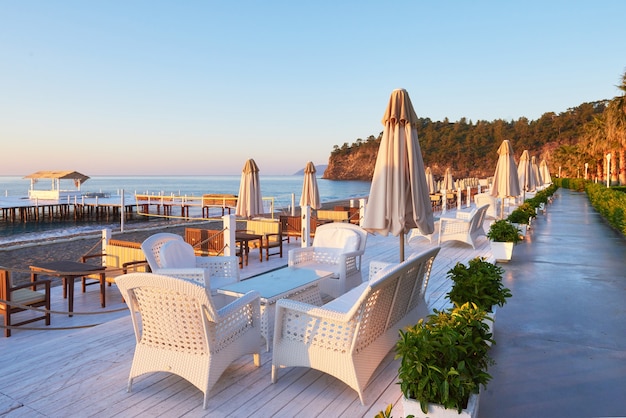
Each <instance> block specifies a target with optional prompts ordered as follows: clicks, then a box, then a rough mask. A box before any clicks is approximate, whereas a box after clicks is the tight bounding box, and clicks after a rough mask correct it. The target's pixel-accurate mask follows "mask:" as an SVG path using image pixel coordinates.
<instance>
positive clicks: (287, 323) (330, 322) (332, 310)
mask: <svg viewBox="0 0 626 418" xmlns="http://www.w3.org/2000/svg"><path fill="white" fill-rule="evenodd" d="M438 253H439V247H435V248H432V249H429V250H427V251H424V252H422V253H419V254H418V253H416V254H413V255H412V256H411V257H409V258H408V259H407V260H406V261H404V262H402V263H399V264H389V263H384V264H380V263H377V262H372V263H371V264H370V278H369V280H368V281H367V282H365V283H362V284H361V285H359V286H358V287H356V288H354V289H352V290H350V291H349V292H347V293H345V294H344V295H342V296H340V297H338V298H337V299H335V300H333V301H331V302H328V303H327V304H325V305H323V306H321V307H318V306H315V305H310V304H307V303H304V302H299V301H295V300H290V299H281V300H279V301H278V302H277V303H276V320H275V324H274V346H273V358H272V382H276V381H277V378H278V368H280V367H310V368H313V369H316V370H320V371H322V372H324V373H328V374H330V375H332V376H334V377H336V378H338V379H340V380H341V381H343V382H345V383H346V384H347V385H348V386H350V387H351V388H352V389H354V390H355V391H357V393H358V394H359V399H360V400H361V403H362V404H363V405H365V399H364V396H363V391H364V389H365V388H366V386H367V384H368V382H369V380H370V378H371V377H372V375H373V374H374V372H375V371H376V368H377V367H378V365H379V364H380V362H381V361H382V360H383V359H384V358H385V356H386V355H387V353H388V352H389V350H391V349H392V348H393V347H394V345H395V343H396V341H397V340H398V330H399V329H401V328H403V327H405V326H407V325H412V324H415V323H417V321H418V320H419V319H420V318H423V317H425V316H426V315H427V314H428V306H427V305H426V302H425V300H424V295H425V292H426V288H427V285H428V279H429V277H430V271H431V267H432V263H433V261H434V259H435V257H436V256H437V254H438Z"/></svg>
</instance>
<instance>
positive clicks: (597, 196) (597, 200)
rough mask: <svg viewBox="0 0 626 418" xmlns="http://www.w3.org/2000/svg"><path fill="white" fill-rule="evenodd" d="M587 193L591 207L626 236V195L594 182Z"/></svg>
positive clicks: (588, 186) (589, 184) (589, 185)
mask: <svg viewBox="0 0 626 418" xmlns="http://www.w3.org/2000/svg"><path fill="white" fill-rule="evenodd" d="M586 192H587V197H588V198H589V202H590V203H591V206H593V208H594V209H595V210H596V211H598V213H599V214H600V215H602V217H603V218H604V219H606V221H607V222H608V223H609V225H611V226H612V227H613V228H615V229H617V230H618V231H620V232H621V233H622V234H624V235H626V194H625V193H622V192H620V191H615V190H613V188H609V187H606V186H604V185H602V184H599V183H592V182H588V183H587V187H586Z"/></svg>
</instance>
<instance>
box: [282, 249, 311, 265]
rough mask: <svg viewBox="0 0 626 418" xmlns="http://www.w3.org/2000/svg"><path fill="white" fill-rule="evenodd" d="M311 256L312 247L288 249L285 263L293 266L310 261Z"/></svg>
mask: <svg viewBox="0 0 626 418" xmlns="http://www.w3.org/2000/svg"><path fill="white" fill-rule="evenodd" d="M313 256H314V249H313V247H304V248H294V249H292V250H289V254H288V255H287V260H288V261H287V264H288V265H289V266H295V265H297V264H300V263H304V262H306V261H311V260H312V259H313Z"/></svg>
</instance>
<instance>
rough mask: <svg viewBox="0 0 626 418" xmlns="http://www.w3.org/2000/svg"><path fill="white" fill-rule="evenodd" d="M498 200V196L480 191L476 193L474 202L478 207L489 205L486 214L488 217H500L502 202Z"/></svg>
mask: <svg viewBox="0 0 626 418" xmlns="http://www.w3.org/2000/svg"><path fill="white" fill-rule="evenodd" d="M498 200H499V199H498V198H496V197H493V196H491V195H490V194H489V193H479V194H476V195H474V203H476V207H481V206H484V205H489V208H488V209H487V213H486V215H485V216H486V217H487V218H492V219H498V218H500V204H499V202H498Z"/></svg>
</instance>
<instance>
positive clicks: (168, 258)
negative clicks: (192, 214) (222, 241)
mask: <svg viewBox="0 0 626 418" xmlns="http://www.w3.org/2000/svg"><path fill="white" fill-rule="evenodd" d="M141 249H142V250H143V252H144V254H145V256H146V260H147V261H148V264H149V265H150V269H151V270H152V272H153V273H158V274H164V275H166V276H173V277H178V278H182V279H187V280H192V281H196V282H198V283H201V284H203V285H204V286H207V287H208V288H210V289H211V294H212V295H213V298H214V302H215V303H216V304H217V305H218V306H223V304H224V303H226V301H227V300H228V298H226V297H225V296H223V295H219V294H218V293H217V289H218V288H220V287H222V286H225V285H227V284H231V283H236V282H238V281H239V277H240V276H239V260H238V258H237V257H236V256H211V257H201V256H196V255H195V253H194V250H193V247H192V246H191V244H188V243H186V242H185V241H184V240H183V237H181V236H180V235H176V234H170V233H159V234H155V235H152V236H151V237H149V238H147V239H146V240H145V241H144V242H143V243H142V244H141Z"/></svg>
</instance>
